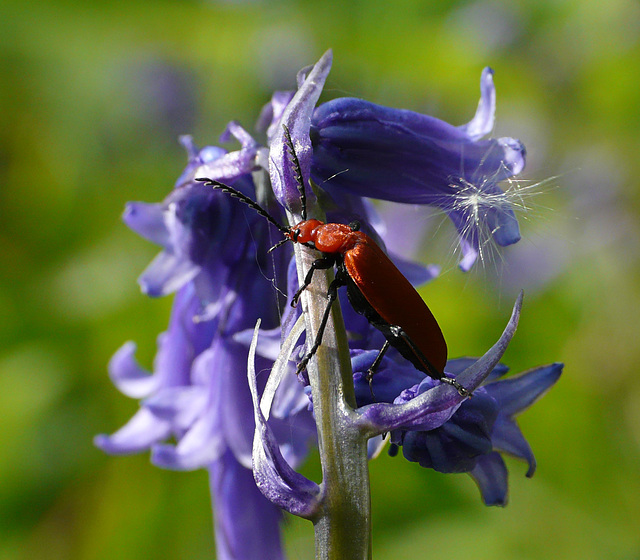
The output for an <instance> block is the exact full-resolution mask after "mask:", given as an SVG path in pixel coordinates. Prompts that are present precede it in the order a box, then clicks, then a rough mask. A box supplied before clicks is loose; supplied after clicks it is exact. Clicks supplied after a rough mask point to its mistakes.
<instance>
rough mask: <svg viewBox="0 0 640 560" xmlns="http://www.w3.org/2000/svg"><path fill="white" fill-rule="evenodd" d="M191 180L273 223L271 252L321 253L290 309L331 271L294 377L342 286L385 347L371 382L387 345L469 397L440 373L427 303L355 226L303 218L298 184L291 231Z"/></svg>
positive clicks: (441, 356) (443, 348) (438, 345)
mask: <svg viewBox="0 0 640 560" xmlns="http://www.w3.org/2000/svg"><path fill="white" fill-rule="evenodd" d="M287 136H288V135H287ZM289 149H290V151H291V153H292V154H293V160H294V165H295V166H296V172H297V173H296V176H297V177H300V176H301V173H300V167H299V164H298V161H297V158H296V157H295V153H294V152H293V148H292V146H291V145H290V146H289ZM196 181H202V182H206V183H205V184H206V185H210V186H212V187H213V188H215V189H220V190H222V191H224V192H227V193H229V194H231V195H232V196H234V197H236V198H238V199H240V200H241V201H242V202H244V203H245V204H247V205H248V206H250V207H251V208H253V209H254V210H255V211H256V212H258V213H259V214H260V215H261V216H263V217H264V218H266V219H267V220H269V221H270V222H271V223H272V224H274V225H275V226H276V227H277V228H278V229H279V230H280V231H281V232H282V233H283V234H284V235H285V239H284V240H283V241H282V242H280V243H278V244H277V245H276V246H275V247H278V246H280V245H281V244H282V243H283V242H286V241H289V240H290V241H293V242H294V243H300V244H302V245H305V246H306V247H311V248H312V249H316V250H317V251H320V252H321V253H322V257H320V258H319V259H316V260H315V261H313V263H312V264H311V268H310V269H309V272H308V273H307V275H306V277H305V279H304V282H303V284H302V286H300V288H299V289H298V291H297V292H296V294H295V295H294V297H293V299H292V302H291V304H292V305H296V303H297V301H298V298H299V297H300V294H301V293H302V292H303V291H304V290H305V288H306V287H307V286H308V285H309V284H311V281H312V279H313V273H314V272H315V271H316V270H322V269H327V268H331V267H333V266H335V267H336V277H335V279H334V280H333V282H331V284H330V285H329V292H328V294H327V299H328V303H327V307H326V308H325V311H324V314H323V317H322V321H321V323H320V327H319V329H318V333H317V335H316V340H315V341H314V344H313V346H312V347H311V348H310V349H309V351H308V352H307V354H306V356H305V357H304V358H303V359H302V360H301V362H300V363H299V364H298V369H297V371H298V372H300V371H302V370H303V369H304V368H305V367H306V365H307V363H308V362H309V360H310V359H311V358H312V357H313V355H314V354H315V353H316V351H317V349H318V347H319V346H320V344H321V343H322V335H323V334H324V329H325V327H326V324H327V321H328V319H329V314H330V312H331V306H332V304H333V302H334V301H335V299H336V298H337V296H338V288H339V287H340V286H346V287H347V296H348V298H349V303H350V304H351V305H352V307H353V308H354V310H355V311H356V312H357V313H360V314H361V315H364V316H365V317H366V318H367V320H368V321H369V323H371V324H372V325H373V326H374V327H376V328H377V329H378V330H380V331H381V332H382V334H384V336H385V338H386V341H385V343H384V346H383V347H382V349H381V350H380V353H379V354H378V356H377V357H376V359H375V361H374V362H373V364H372V366H371V368H370V369H369V371H368V372H367V375H368V377H369V382H370V383H371V378H372V376H373V374H374V373H375V370H376V369H377V367H378V366H379V365H380V362H381V360H382V357H383V356H384V354H385V352H386V351H387V350H388V349H389V346H393V347H394V348H396V349H397V350H398V351H399V352H400V354H402V356H404V357H405V358H406V359H407V360H409V361H410V362H411V363H412V364H413V365H414V366H415V367H416V368H417V369H418V370H420V371H422V372H424V373H426V374H427V375H429V376H430V377H432V378H434V379H439V380H440V381H442V382H444V383H448V384H449V385H452V386H453V387H455V388H456V389H457V390H458V392H459V393H460V394H461V395H463V396H470V392H469V391H468V390H467V389H465V388H464V387H463V386H462V385H460V384H459V383H458V382H457V381H455V379H452V378H449V377H446V376H445V374H444V367H445V365H446V363H447V343H446V342H445V340H444V336H443V335H442V331H441V330H440V326H439V325H438V322H437V321H436V319H435V317H434V316H433V314H432V313H431V311H430V310H429V308H428V307H427V305H426V303H425V302H424V300H423V299H422V298H421V297H420V294H418V292H417V291H416V289H415V288H414V287H413V286H412V285H411V283H410V282H409V281H408V280H407V279H406V278H405V277H404V275H403V274H402V273H401V272H400V271H399V270H398V268H397V267H396V265H394V264H393V262H391V259H389V257H388V256H387V255H386V254H385V253H384V251H383V250H382V249H381V248H380V247H379V246H378V244H377V243H376V242H375V241H374V240H373V239H371V237H369V236H368V235H367V234H366V233H364V232H362V231H359V229H360V224H359V223H358V222H352V223H351V224H349V225H344V224H336V223H331V224H325V223H324V222H321V221H320V220H315V219H309V220H308V219H306V200H305V197H304V188H303V186H302V185H301V181H298V188H299V190H300V193H301V201H302V217H303V218H304V219H303V221H301V222H300V223H299V224H297V225H295V226H293V227H290V228H287V227H284V226H282V225H281V224H279V223H278V222H277V221H276V220H275V218H273V216H271V215H270V214H269V213H268V212H267V211H266V210H265V209H263V208H262V207H261V206H260V205H259V204H258V203H257V202H255V201H253V200H251V199H250V198H249V197H248V196H246V195H244V194H243V193H241V192H240V191H238V190H236V189H234V188H233V187H230V186H229V185H225V184H224V183H221V182H219V181H216V180H213V179H196ZM275 247H273V248H275ZM273 248H272V249H273Z"/></svg>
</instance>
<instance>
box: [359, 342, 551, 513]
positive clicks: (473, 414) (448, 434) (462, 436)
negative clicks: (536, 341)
mask: <svg viewBox="0 0 640 560" xmlns="http://www.w3.org/2000/svg"><path fill="white" fill-rule="evenodd" d="M374 358H375V352H364V353H360V354H357V355H356V356H355V357H354V358H352V365H353V368H354V383H355V386H356V396H357V399H358V404H359V405H361V406H366V405H368V404H371V403H373V402H387V403H391V402H392V403H394V404H403V403H407V402H410V401H412V400H413V399H415V398H416V397H418V396H419V395H422V394H423V393H426V392H428V391H431V390H433V389H434V388H436V387H438V386H439V385H440V383H439V382H438V381H435V380H433V379H431V378H429V377H426V376H425V375H424V374H423V373H422V372H419V371H417V370H416V369H415V368H412V367H411V366H410V365H407V364H406V363H403V362H401V361H393V360H390V359H389V360H388V359H385V360H383V364H382V366H381V368H380V370H379V372H378V373H377V374H376V376H374V378H373V382H372V384H371V386H369V384H368V380H367V378H366V371H367V369H368V368H369V367H370V366H371V363H372V362H373V359H374ZM473 362H474V360H471V359H468V358H466V359H457V360H450V361H449V362H448V363H447V367H446V368H445V372H446V373H448V374H450V375H456V376H457V375H459V374H461V373H462V372H463V371H464V370H465V369H466V368H467V367H469V366H470V365H471V364H472V363H473ZM562 368H563V365H562V364H559V363H555V364H551V365H549V366H543V367H539V368H535V369H533V370H530V371H528V372H526V373H523V374H520V375H518V376H514V377H510V378H507V379H500V378H501V377H502V376H503V375H504V374H505V373H506V372H507V370H508V368H506V367H505V366H503V365H501V364H497V365H496V366H495V367H494V368H493V369H492V371H491V373H489V375H488V376H487V380H486V381H485V383H484V384H483V385H482V386H481V387H479V388H478V389H476V391H475V392H474V394H473V397H472V398H470V399H466V400H464V401H462V402H461V403H460V404H459V405H457V406H456V407H454V408H453V412H452V414H450V416H449V417H448V418H447V419H446V420H445V421H443V422H442V423H439V422H438V421H436V422H435V423H433V421H432V418H431V417H429V416H428V415H427V421H426V422H424V424H421V423H420V421H417V422H416V421H413V422H412V424H411V425H407V426H405V427H400V428H397V429H394V430H392V432H391V448H390V450H389V453H390V454H392V455H395V454H396V453H397V451H398V448H399V447H401V448H402V453H403V455H404V457H405V458H406V459H408V460H409V461H413V462H417V463H419V464H420V466H422V467H426V468H432V469H434V470H436V471H438V472H442V473H461V472H466V473H469V474H470V475H471V477H472V478H473V479H474V480H475V481H476V483H477V484H478V486H479V488H480V492H481V494H482V498H483V501H484V502H485V504H486V505H506V502H507V488H508V485H507V474H508V473H507V468H506V465H505V464H504V461H503V460H502V457H501V453H507V454H509V455H513V456H515V457H517V458H519V459H523V460H524V461H526V462H527V463H528V465H529V467H528V470H527V473H526V474H527V476H528V477H531V476H533V474H534V472H535V466H536V464H535V458H534V456H533V452H532V451H531V448H530V446H529V444H528V443H527V441H526V439H525V438H524V436H523V434H522V432H521V431H520V429H519V428H518V425H517V423H516V422H515V419H514V417H515V416H516V415H517V414H519V413H520V412H522V411H523V410H525V409H526V408H528V407H529V406H530V405H531V404H533V403H534V402H535V401H536V400H538V399H539V398H540V397H541V396H542V395H543V394H544V393H545V392H546V391H547V390H548V389H549V388H550V387H551V386H552V385H553V384H554V383H555V382H556V381H557V380H558V379H559V377H560V374H561V372H562ZM443 418H446V415H445V416H444V417H443Z"/></svg>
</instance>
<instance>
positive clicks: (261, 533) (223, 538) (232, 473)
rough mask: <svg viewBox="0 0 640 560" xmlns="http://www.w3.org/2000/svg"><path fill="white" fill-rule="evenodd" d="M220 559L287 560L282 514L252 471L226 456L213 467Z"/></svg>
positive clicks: (217, 552) (212, 490) (217, 541)
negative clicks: (281, 537) (283, 543)
mask: <svg viewBox="0 0 640 560" xmlns="http://www.w3.org/2000/svg"><path fill="white" fill-rule="evenodd" d="M209 476H210V481H211V497H212V502H213V508H214V520H215V540H216V558H218V560H261V559H263V558H264V559H267V558H268V559H269V560H271V559H273V560H283V559H284V554H283V551H282V543H281V539H280V523H281V521H282V512H281V511H280V510H279V509H278V508H277V507H276V506H275V505H273V504H272V503H270V502H269V501H268V500H267V499H266V498H265V497H264V496H263V495H262V494H261V493H260V491H259V490H258V488H257V487H256V484H255V482H254V480H253V474H252V473H251V469H247V468H245V467H243V466H242V465H240V464H239V463H238V462H237V461H236V460H235V458H234V457H233V455H232V454H231V453H226V454H224V455H223V456H222V457H220V459H218V460H217V461H215V462H214V463H212V464H211V465H210V466H209Z"/></svg>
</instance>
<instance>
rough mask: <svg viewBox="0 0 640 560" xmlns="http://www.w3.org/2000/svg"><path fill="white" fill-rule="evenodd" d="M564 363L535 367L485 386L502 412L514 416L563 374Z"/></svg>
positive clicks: (535, 399)
mask: <svg viewBox="0 0 640 560" xmlns="http://www.w3.org/2000/svg"><path fill="white" fill-rule="evenodd" d="M563 367H564V364H561V363H554V364H551V365H548V366H544V367H539V368H535V369H532V370H529V371H528V372H525V373H523V374H520V375H518V376H516V377H511V378H509V379H504V380H502V381H498V382H495V383H490V384H488V385H486V386H485V388H486V389H487V391H488V392H489V394H490V395H491V396H492V397H493V398H494V399H496V401H497V402H498V405H499V406H500V409H501V412H502V414H504V415H505V416H514V415H515V414H518V413H519V412H521V411H523V410H524V409H526V408H528V407H529V406H531V405H532V404H533V403H534V402H535V401H537V400H538V399H539V398H540V397H541V396H542V395H544V393H545V392H546V391H548V390H549V389H550V388H551V387H552V386H553V384H554V383H555V382H556V381H558V379H559V378H560V375H561V374H562V369H563Z"/></svg>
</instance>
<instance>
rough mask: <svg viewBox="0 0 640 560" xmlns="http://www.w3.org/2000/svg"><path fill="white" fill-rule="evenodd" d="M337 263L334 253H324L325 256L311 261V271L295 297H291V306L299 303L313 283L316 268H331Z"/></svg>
mask: <svg viewBox="0 0 640 560" xmlns="http://www.w3.org/2000/svg"><path fill="white" fill-rule="evenodd" d="M335 264H336V258H335V256H333V255H324V256H323V257H321V258H319V259H316V260H315V261H313V262H312V263H311V268H309V272H307V275H306V276H305V277H304V282H303V283H302V286H300V287H299V288H298V290H297V291H296V293H295V294H294V295H293V298H291V307H295V306H296V305H298V300H299V299H300V295H301V294H302V292H304V291H305V290H306V289H307V287H308V286H309V284H311V281H312V280H313V273H314V272H315V271H316V270H326V269H327V268H331V267H332V266H333V265H335Z"/></svg>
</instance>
